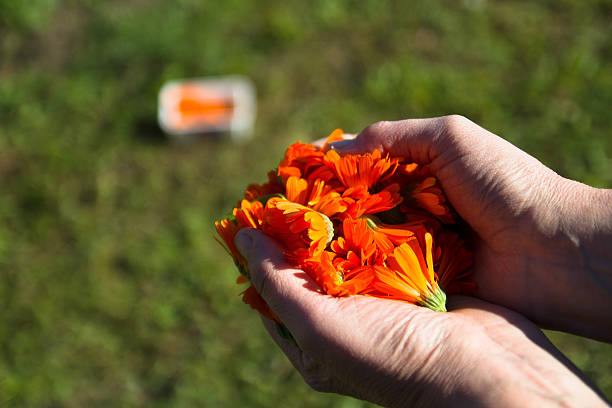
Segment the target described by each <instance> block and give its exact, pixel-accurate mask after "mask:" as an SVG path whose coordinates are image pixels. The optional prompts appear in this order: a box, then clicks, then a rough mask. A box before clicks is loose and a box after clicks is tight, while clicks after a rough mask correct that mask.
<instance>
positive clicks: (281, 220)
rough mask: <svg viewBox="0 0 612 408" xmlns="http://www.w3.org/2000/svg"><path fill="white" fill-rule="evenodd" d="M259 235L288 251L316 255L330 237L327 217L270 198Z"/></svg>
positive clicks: (302, 207)
mask: <svg viewBox="0 0 612 408" xmlns="http://www.w3.org/2000/svg"><path fill="white" fill-rule="evenodd" d="M262 231H263V232H264V233H266V234H268V235H270V236H272V237H274V238H277V239H279V240H280V241H281V242H283V243H284V244H285V246H286V247H287V249H288V250H290V251H292V250H301V249H308V253H309V256H314V255H316V254H320V253H321V252H322V251H323V250H324V249H325V247H326V246H327V244H328V243H329V242H330V241H331V240H332V238H333V236H334V226H333V224H332V223H331V221H330V220H329V218H328V217H327V216H325V215H324V214H321V213H319V212H317V211H315V210H313V209H311V208H308V207H305V206H303V205H301V204H297V203H294V202H291V201H289V200H286V199H282V198H278V197H273V198H271V199H269V200H268V202H267V204H266V207H265V210H264V220H263V225H262Z"/></svg>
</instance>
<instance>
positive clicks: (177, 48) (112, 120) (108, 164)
mask: <svg viewBox="0 0 612 408" xmlns="http://www.w3.org/2000/svg"><path fill="white" fill-rule="evenodd" d="M414 3H416V4H414ZM611 13H612V2H610V1H604V0H601V1H581V0H575V1H569V0H565V1H540V2H530V1H515V2H487V1H485V0H464V1H462V2H455V1H430V2H399V1H397V2H379V1H370V0H359V1H349V0H318V1H313V2H303V1H297V0H296V1H280V0H279V1H269V2H252V1H241V0H227V1H223V2H218V1H202V0H193V1H191V0H181V1H175V2H162V1H156V0H149V1H146V0H122V1H119V0H113V1H104V2H96V1H91V0H89V1H86V0H83V1H77V0H72V1H59V0H35V1H34V0H33V1H28V2H22V1H19V0H2V2H0V185H1V186H2V190H1V191H2V194H1V195H0V226H1V227H0V322H1V323H0V405H3V406H5V405H6V406H49V407H51V406H65V407H80V406H92V407H95V406H108V405H113V406H126V407H140V406H174V407H182V406H184V407H190V406H195V405H198V406H209V407H225V406H227V407H231V406H241V407H243V406H246V407H269V406H278V405H279V403H280V404H281V405H282V406H284V407H361V406H366V405H365V404H362V403H361V402H359V401H356V400H352V399H348V398H344V397H339V396H334V395H325V394H318V393H315V392H314V391H311V390H310V389H308V387H307V386H306V385H304V384H303V383H302V380H301V378H300V377H299V375H298V374H297V373H296V372H295V371H294V370H293V368H292V367H291V366H290V365H289V363H288V362H287V361H286V360H285V358H284V357H283V356H282V354H281V353H280V351H278V350H277V349H276V348H275V346H274V345H273V344H272V342H271V340H270V339H269V338H268V336H267V335H266V334H265V332H264V330H263V328H262V327H261V325H260V323H259V321H258V318H257V316H256V315H255V314H254V313H253V312H252V311H250V310H249V309H248V308H247V307H245V306H244V305H242V304H241V302H240V300H239V298H238V296H237V295H238V292H239V287H238V286H236V285H235V284H234V279H235V275H236V272H235V271H234V269H233V265H232V264H231V261H230V259H229V258H228V257H227V256H226V255H225V254H224V253H223V252H222V251H221V250H220V247H219V246H218V245H217V244H216V243H215V242H214V240H213V227H212V222H213V220H215V219H217V218H221V217H222V216H224V215H225V214H226V212H227V211H228V210H229V209H230V208H231V206H232V205H233V204H234V203H235V202H236V200H237V199H238V198H239V197H240V195H241V191H242V190H243V188H244V187H245V186H246V184H247V183H249V182H252V181H263V180H264V178H265V172H266V171H267V170H268V169H269V168H271V167H273V166H275V165H276V163H277V162H278V160H279V158H280V156H281V154H282V152H283V150H284V148H285V147H286V146H287V145H288V144H289V143H291V142H293V141H296V140H298V139H302V140H312V139H315V138H319V137H322V136H326V135H327V134H328V132H329V131H331V130H332V129H334V128H336V127H342V128H343V129H345V130H346V131H350V132H358V131H359V130H360V129H362V128H363V127H364V126H366V125H367V124H369V123H371V122H374V121H377V120H381V119H388V120H392V119H400V118H406V117H423V116H436V115H442V114H447V113H460V114H463V115H466V116H468V117H470V118H471V119H473V120H475V121H476V122H478V123H479V124H481V125H482V126H484V127H486V128H488V129H490V130H492V131H494V132H496V133H498V134H500V135H502V136H504V137H505V138H507V139H508V140H510V141H511V142H513V143H515V144H517V145H518V146H519V147H521V148H523V149H525V150H527V151H528V152H530V153H531V154H533V155H534V156H536V157H538V158H539V159H540V160H542V161H543V162H544V163H546V164H547V165H549V166H551V167H552V168H554V169H555V170H556V171H558V172H559V173H561V174H562V175H564V176H567V177H571V178H574V179H578V180H581V181H583V182H586V183H589V184H592V185H596V186H600V187H608V188H609V187H612V161H611V159H610V157H611V155H612V138H611V137H610V129H612V115H610V113H609V111H610V107H611V106H612V29H611V27H610V24H609V22H610V15H611ZM220 74H244V75H247V76H249V77H251V78H252V79H253V80H254V81H255V83H256V85H257V89H258V101H259V111H258V121H257V124H256V128H255V134H254V138H253V140H252V141H251V142H249V143H247V144H245V145H234V144H231V143H230V142H228V141H223V140H212V139H203V140H201V141H199V142H197V143H195V144H191V145H187V146H183V145H176V144H172V143H169V142H168V141H167V140H166V139H165V138H164V136H163V135H162V134H161V133H160V131H159V130H158V129H157V127H156V124H155V113H156V95H157V91H158V89H159V87H160V86H161V84H162V83H163V82H164V81H166V80H169V79H173V78H180V77H191V76H204V75H220ZM254 175H260V177H259V180H255V179H254V178H257V177H255V176H254ZM543 290H545V288H543ZM551 337H552V338H553V340H554V342H555V343H556V344H558V345H559V347H560V348H561V349H562V350H564V351H565V352H567V353H568V356H569V357H570V358H571V359H572V360H573V361H574V362H575V363H576V364H577V365H578V366H579V367H580V368H582V369H583V370H584V371H585V372H586V373H587V375H588V376H589V377H590V378H591V379H592V380H593V381H594V382H595V383H597V384H598V385H599V386H600V387H601V388H602V390H603V391H604V393H605V394H606V395H607V396H608V397H612V348H611V347H610V346H609V345H604V344H600V343H597V342H594V341H590V340H585V339H580V338H576V337H573V336H567V335H561V334H556V333H553V334H551Z"/></svg>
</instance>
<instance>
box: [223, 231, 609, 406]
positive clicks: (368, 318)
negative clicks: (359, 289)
mask: <svg viewBox="0 0 612 408" xmlns="http://www.w3.org/2000/svg"><path fill="white" fill-rule="evenodd" d="M235 242H236V245H237V247H238V249H239V250H240V252H241V253H242V254H243V255H244V257H245V258H246V260H247V261H248V265H249V271H250V273H251V281H252V283H253V285H254V286H255V288H256V289H257V291H258V292H259V293H260V295H261V296H262V297H263V298H264V299H265V301H266V302H267V303H268V305H269V306H270V307H271V308H272V310H273V311H274V312H275V313H276V314H277V315H278V316H279V317H280V319H281V320H282V321H283V323H284V324H285V325H286V326H287V328H288V329H289V331H290V332H291V333H292V334H293V337H294V338H295V340H296V343H297V345H298V346H299V347H296V346H295V345H293V344H292V343H290V342H289V341H287V340H285V339H283V338H281V337H280V336H279V335H278V333H277V331H276V328H275V326H274V323H272V322H271V321H269V320H267V319H265V318H263V319H262V320H263V321H264V324H265V326H266V328H267V329H268V331H269V332H270V334H271V336H272V337H273V338H274V340H275V341H276V342H277V344H278V345H279V346H280V347H281V349H282V350H283V351H284V352H285V354H286V355H287V356H288V357H289V359H290V361H291V362H292V363H293V364H294V366H295V367H296V368H297V369H298V371H299V372H300V373H301V374H302V376H303V377H304V379H305V380H306V382H307V383H308V384H309V385H311V386H312V387H313V388H314V389H316V390H319V391H326V392H336V393H341V394H345V395H350V396H353V397H357V398H361V399H365V400H368V401H371V402H375V403H378V404H382V405H384V406H398V407H399V406H402V407H403V406H415V407H418V406H423V407H426V406H449V405H452V406H469V407H478V406H495V407H506V406H508V407H525V406H536V405H537V406H542V404H545V406H553V405H555V406H556V405H562V404H566V405H573V406H593V407H595V406H605V402H604V401H603V400H602V399H600V397H599V396H597V394H596V393H595V392H594V391H593V390H591V389H590V388H589V387H588V386H587V385H586V384H585V383H584V382H583V381H582V380H581V379H580V374H579V373H578V371H577V370H576V369H575V367H573V366H572V365H571V363H569V362H568V361H567V360H566V359H565V358H564V357H563V356H562V355H561V354H560V353H559V352H558V351H557V350H556V349H555V348H554V347H553V346H552V345H551V344H550V342H548V340H547V339H546V337H545V336H544V335H543V334H542V332H541V331H540V330H539V329H538V328H537V327H536V326H534V325H533V324H532V323H530V322H529V321H528V320H526V319H525V318H523V317H521V316H520V315H518V314H517V313H514V312H512V311H510V310H507V309H504V308H502V307H499V306H494V305H491V304H488V303H486V302H483V301H479V300H476V299H470V298H467V297H454V298H453V297H449V304H448V307H449V310H450V311H449V312H448V313H438V312H433V311H431V310H429V309H427V308H423V307H418V306H414V305H411V304H408V303H404V302H398V301H391V300H386V299H377V298H370V297H366V296H351V297H344V298H337V297H332V296H328V295H324V294H322V293H320V291H319V290H318V287H317V285H316V283H315V282H313V281H312V279H310V277H309V276H308V275H307V274H306V273H305V272H303V271H300V270H298V269H292V268H290V267H288V265H287V264H286V263H285V261H284V258H283V254H282V249H281V248H280V247H279V246H278V244H277V243H276V242H275V241H273V240H272V239H271V238H269V237H267V236H265V235H264V234H263V233H261V232H260V231H255V230H250V229H244V230H242V231H241V232H240V233H238V235H237V236H236V240H235Z"/></svg>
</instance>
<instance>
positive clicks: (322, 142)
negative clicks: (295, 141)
mask: <svg viewBox="0 0 612 408" xmlns="http://www.w3.org/2000/svg"><path fill="white" fill-rule="evenodd" d="M356 137H357V135H356V134H354V133H344V134H343V135H342V138H343V139H344V140H349V139H354V138H356ZM326 141H327V138H326V137H323V138H321V139H317V140H315V141H314V142H312V144H313V145H314V146H315V147H318V148H319V149H321V148H322V147H323V146H325V142H326Z"/></svg>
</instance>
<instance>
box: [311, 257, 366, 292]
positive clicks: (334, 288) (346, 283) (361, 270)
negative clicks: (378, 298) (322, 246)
mask: <svg viewBox="0 0 612 408" xmlns="http://www.w3.org/2000/svg"><path fill="white" fill-rule="evenodd" d="M334 257H335V255H334V254H333V253H332V252H329V251H323V252H322V253H321V254H320V255H319V256H317V257H313V258H309V259H306V260H304V261H303V262H302V263H301V265H300V267H301V268H302V269H304V271H306V273H308V275H310V277H311V278H312V279H314V280H315V282H317V284H318V285H319V286H320V287H321V289H323V292H325V293H326V294H328V295H332V296H348V295H358V294H365V293H367V292H368V291H370V290H372V289H371V286H370V283H371V282H372V280H373V279H374V273H373V269H372V267H371V266H360V267H358V268H355V269H353V270H351V271H350V272H349V273H346V274H345V273H343V272H342V271H339V270H338V269H337V268H336V266H335V265H334V263H333V260H334Z"/></svg>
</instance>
